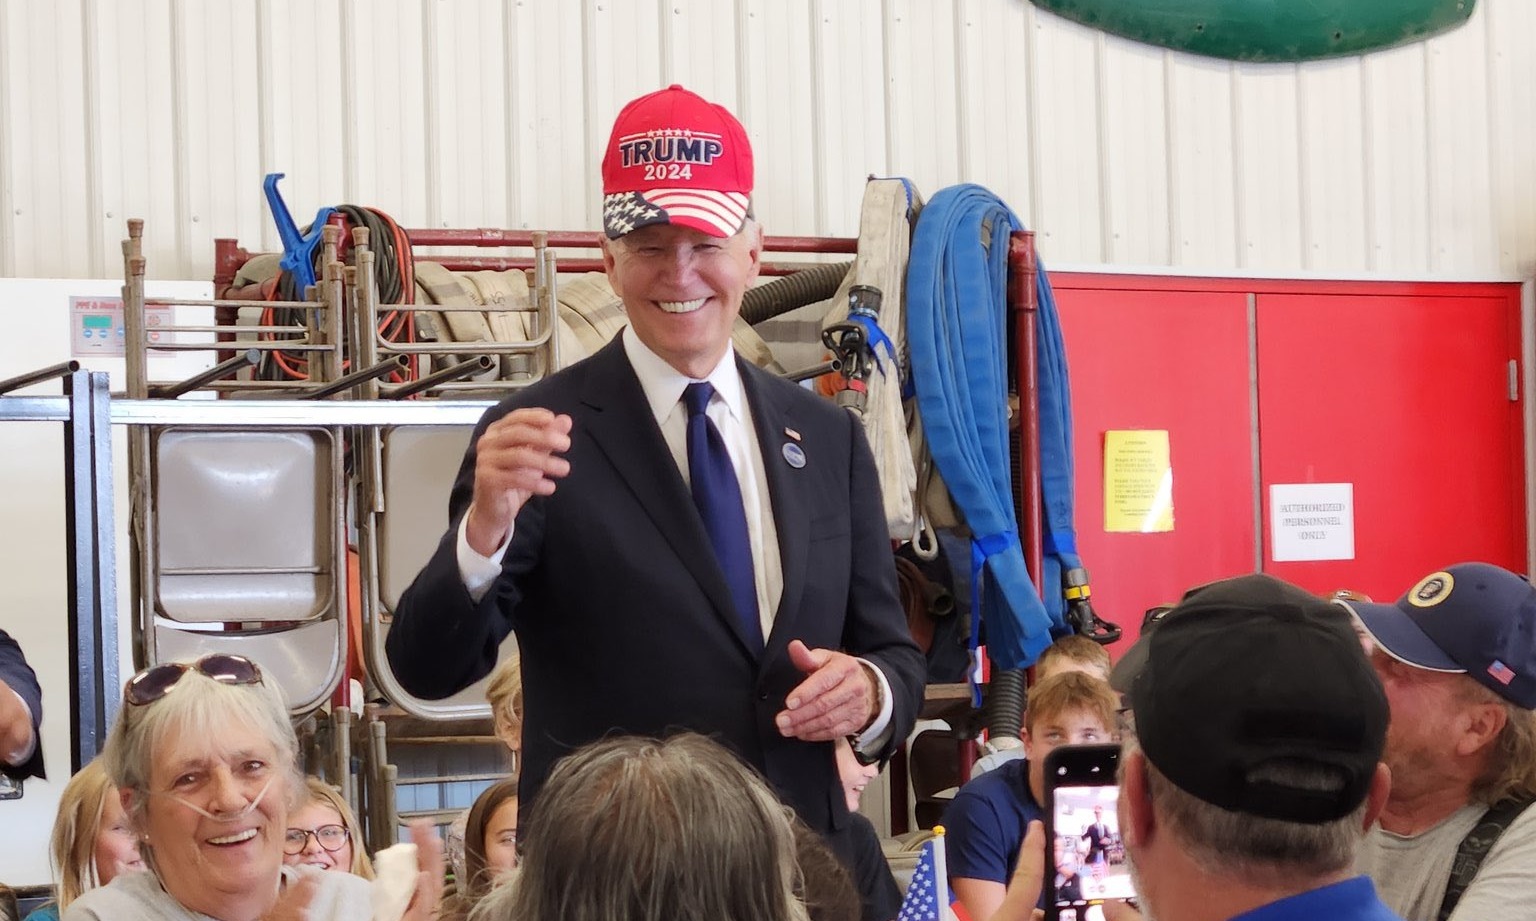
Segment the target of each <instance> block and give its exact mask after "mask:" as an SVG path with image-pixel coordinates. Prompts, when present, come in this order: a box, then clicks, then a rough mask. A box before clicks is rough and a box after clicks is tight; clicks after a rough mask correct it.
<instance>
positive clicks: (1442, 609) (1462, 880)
mask: <svg viewBox="0 0 1536 921" xmlns="http://www.w3.org/2000/svg"><path fill="white" fill-rule="evenodd" d="M1339 603H1340V604H1342V605H1343V606H1344V607H1347V608H1349V609H1350V610H1351V611H1353V612H1354V613H1355V614H1356V616H1357V617H1358V618H1359V621H1360V623H1361V624H1362V625H1363V626H1364V627H1365V630H1366V632H1367V633H1368V634H1369V637H1370V640H1371V642H1372V643H1373V644H1374V647H1375V648H1374V650H1373V652H1372V653H1371V660H1372V664H1373V665H1374V666H1375V667H1376V670H1377V672H1378V673H1379V674H1380V676H1381V681H1382V685H1383V686H1384V687H1385V689H1386V694H1387V701H1388V703H1389V704H1390V705H1391V710H1392V726H1391V729H1390V731H1389V732H1388V733H1387V750H1386V762H1387V764H1388V765H1389V766H1390V767H1391V769H1392V794H1391V796H1390V797H1389V798H1388V800H1387V804H1386V807H1385V808H1384V809H1383V810H1382V813H1381V819H1380V823H1379V824H1378V825H1377V826H1376V827H1375V828H1373V829H1372V830H1371V832H1370V833H1369V834H1368V835H1367V836H1366V840H1365V843H1364V845H1363V846H1362V847H1361V849H1360V855H1359V858H1358V860H1357V862H1356V867H1357V869H1359V870H1360V871H1361V872H1364V873H1368V874H1370V876H1371V877H1372V878H1373V879H1374V880H1375V881H1376V885H1377V886H1378V887H1380V889H1381V894H1382V898H1383V899H1384V900H1385V901H1386V902H1387V904H1388V905H1390V906H1392V908H1393V910H1395V911H1397V912H1398V913H1400V914H1402V915H1403V917H1405V918H1408V919H1410V921H1433V919H1436V918H1439V919H1450V921H1472V919H1476V921H1503V919H1514V918H1529V917H1531V916H1532V914H1533V912H1536V909H1533V908H1532V906H1536V809H1529V808H1526V807H1528V806H1529V805H1530V804H1531V802H1532V801H1533V800H1536V712H1533V711H1536V587H1532V585H1531V584H1530V583H1529V582H1528V581H1526V580H1525V579H1523V578H1521V577H1520V576H1517V575H1515V574H1514V573H1512V572H1509V571H1507V570H1504V569H1500V568H1499V567H1497V566H1492V565H1489V564H1487V563H1462V564H1459V565H1456V566H1450V567H1447V568H1445V569H1443V570H1440V571H1438V572H1434V573H1430V574H1429V575H1427V576H1425V577H1424V578H1423V579H1420V580H1419V582H1418V583H1417V584H1416V585H1414V587H1413V588H1411V589H1409V590H1408V592H1407V593H1406V594H1404V595H1403V597H1402V598H1401V599H1399V600H1398V602H1397V603H1396V604H1370V603H1366V602H1360V601H1349V602H1339Z"/></svg>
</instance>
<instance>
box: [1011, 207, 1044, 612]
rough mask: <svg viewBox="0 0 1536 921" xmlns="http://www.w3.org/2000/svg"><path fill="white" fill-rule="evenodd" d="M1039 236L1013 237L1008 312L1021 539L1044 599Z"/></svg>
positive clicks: (1027, 564) (1026, 563)
mask: <svg viewBox="0 0 1536 921" xmlns="http://www.w3.org/2000/svg"><path fill="white" fill-rule="evenodd" d="M1035 276H1036V269H1035V235H1034V232H1033V231H1029V230H1016V231H1014V232H1013V233H1012V234H1010V235H1009V237H1008V309H1009V311H1010V312H1011V313H1012V314H1013V321H1014V344H1015V349H1016V354H1015V361H1016V368H1015V373H1016V375H1017V378H1016V379H1017V388H1018V395H1019V481H1018V483H1017V484H1016V488H1017V489H1018V490H1019V498H1020V503H1019V504H1020V507H1021V508H1022V510H1023V520H1021V521H1020V522H1019V538H1020V540H1021V541H1022V542H1023V545H1024V566H1025V568H1026V569H1028V570H1029V578H1030V580H1031V581H1032V582H1034V583H1035V586H1036V588H1037V589H1038V590H1039V591H1040V594H1041V596H1042V597H1043V596H1044V594H1045V586H1043V585H1041V584H1040V572H1041V570H1042V569H1043V568H1044V565H1043V564H1044V559H1045V546H1044V535H1042V534H1041V530H1040V521H1041V517H1042V515H1043V513H1044V506H1043V497H1042V496H1041V493H1040V371H1039V357H1038V356H1037V355H1036V352H1035V348H1036V342H1035V340H1036V336H1037V333H1036V330H1035V321H1036V318H1037V315H1038V314H1039V310H1040V305H1039V303H1038V301H1037V300H1036V298H1037V294H1036V290H1035Z"/></svg>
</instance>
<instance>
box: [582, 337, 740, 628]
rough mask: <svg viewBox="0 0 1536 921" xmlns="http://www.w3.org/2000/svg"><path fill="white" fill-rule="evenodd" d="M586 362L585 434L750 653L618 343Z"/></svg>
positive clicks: (695, 512)
mask: <svg viewBox="0 0 1536 921" xmlns="http://www.w3.org/2000/svg"><path fill="white" fill-rule="evenodd" d="M591 364H592V373H591V374H590V376H589V377H588V378H587V383H586V387H585V389H584V390H583V392H582V397H581V402H582V403H583V404H584V405H585V406H586V407H587V408H588V409H589V410H591V412H589V413H587V414H586V419H585V420H584V421H585V422H586V426H585V427H586V429H587V433H588V434H589V435H590V436H591V437H592V440H593V441H595V442H596V443H597V446H598V449H599V450H601V451H602V452H603V454H605V455H606V456H607V458H608V461H609V463H610V464H612V465H613V468H614V470H615V471H617V472H618V474H619V477H620V478H621V479H623V480H624V482H625V484H626V485H627V486H628V487H629V489H630V492H631V493H633V494H634V497H635V500H636V501H638V502H639V503H640V505H641V506H642V507H643V508H644V509H645V511H646V514H648V515H649V516H650V518H651V520H652V521H653V522H655V524H656V527H657V529H658V530H660V531H661V533H662V536H663V537H664V538H666V541H667V543H668V544H669V545H671V547H672V550H673V552H675V553H676V554H677V556H678V559H680V560H681V561H682V563H683V565H684V566H685V567H687V569H688V571H689V572H690V573H691V574H692V575H693V577H694V579H695V580H696V581H697V582H698V583H699V585H700V587H702V588H703V590H704V594H705V595H706V596H708V598H709V601H710V604H711V605H712V606H713V607H714V609H715V613H716V614H717V615H718V616H719V617H720V618H721V619H722V620H724V621H725V623H726V625H727V626H729V627H730V629H731V632H732V633H733V634H734V635H735V636H736V639H737V641H738V642H740V643H741V644H742V649H743V650H744V651H746V650H750V649H751V647H750V646H748V645H747V641H746V638H745V637H744V636H743V635H742V627H741V621H740V620H739V619H738V618H737V617H736V615H735V613H734V610H735V609H734V606H733V603H732V601H731V593H730V589H729V588H728V587H727V586H726V584H725V573H724V572H723V571H722V570H721V568H720V562H719V559H718V558H717V557H716V556H715V550H714V547H712V546H711V545H710V543H709V535H708V534H707V533H706V532H705V530H704V522H703V521H702V520H700V518H699V512H698V509H697V508H696V507H695V506H694V504H693V497H692V496H691V495H689V493H688V487H687V484H686V483H684V482H683V477H682V474H681V473H679V472H678V470H677V466H676V465H675V464H674V463H673V462H672V452H671V450H670V449H669V448H668V447H667V442H666V439H664V438H662V436H661V429H660V428H659V427H658V426H657V425H656V419H655V416H653V415H652V414H651V407H650V404H649V403H647V402H646V399H645V392H644V391H643V390H642V389H641V387H640V379H639V378H637V377H636V376H635V371H634V368H632V367H630V364H629V359H628V357H626V356H625V354H624V346H623V343H622V342H621V341H620V339H619V337H615V338H614V339H613V341H612V342H610V343H609V344H608V345H607V346H605V347H604V348H603V349H602V350H601V351H599V352H598V353H597V354H596V355H594V356H593V357H592V359H591Z"/></svg>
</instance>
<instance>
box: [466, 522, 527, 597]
mask: <svg viewBox="0 0 1536 921" xmlns="http://www.w3.org/2000/svg"><path fill="white" fill-rule="evenodd" d="M468 526H469V513H468V512H465V513H464V517H463V518H460V519H459V544H458V559H459V577H460V578H461V579H463V580H464V588H465V589H467V590H468V591H469V597H470V599H471V600H472V601H474V603H475V604H479V603H480V601H481V600H482V599H483V598H485V593H486V592H488V591H490V590H491V586H492V585H495V584H496V579H497V577H498V576H500V575H501V561H502V558H503V557H505V556H506V555H507V547H508V546H509V545H511V543H512V532H513V531H515V530H516V529H517V524H516V522H513V524H512V525H511V526H510V527H508V528H507V536H506V537H504V538H502V540H501V546H499V547H497V548H496V550H495V551H494V552H492V553H491V555H490V556H481V555H480V554H479V553H476V552H475V548H474V547H471V546H470V545H469V537H468Z"/></svg>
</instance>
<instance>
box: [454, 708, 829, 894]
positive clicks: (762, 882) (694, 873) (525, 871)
mask: <svg viewBox="0 0 1536 921" xmlns="http://www.w3.org/2000/svg"><path fill="white" fill-rule="evenodd" d="M791 822H792V819H791V816H790V812H789V810H788V807H786V806H784V805H783V804H782V803H780V802H779V800H778V799H777V798H776V797H775V796H774V795H773V793H772V791H770V790H769V789H768V785H767V783H766V782H765V781H764V780H763V779H762V778H761V777H760V776H758V775H757V773H756V772H754V771H753V770H752V769H751V768H749V767H747V766H746V765H745V764H744V763H742V762H741V761H740V760H739V759H737V758H736V756H735V755H733V754H731V753H730V752H729V751H727V750H726V749H725V748H723V747H721V746H720V745H719V744H717V743H715V742H713V741H711V740H709V739H707V738H705V737H703V736H701V735H696V734H691V733H685V734H681V735H676V736H673V737H671V738H669V739H666V740H657V739H648V738H639V737H633V736H630V737H618V738H612V739H607V740H604V741H601V742H597V743H595V744H593V745H591V746H589V747H587V748H584V749H581V750H580V751H578V752H576V753H575V754H573V755H570V756H569V757H567V758H565V759H564V760H563V761H561V762H560V763H559V764H558V765H556V767H555V770H554V772H553V773H551V775H550V777H549V781H548V782H547V783H546V784H545V785H544V787H543V789H542V790H541V791H540V793H539V798H538V801H537V802H536V804H535V805H534V807H533V809H532V811H531V815H530V816H529V819H528V821H527V822H526V823H525V822H519V823H518V824H519V826H521V828H520V834H519V838H521V839H522V841H523V843H524V847H525V856H524V859H523V861H522V863H521V865H520V866H519V868H518V871H517V873H516V875H515V877H514V878H513V879H511V880H510V881H508V883H507V884H506V885H504V886H502V887H500V888H498V889H497V890H495V891H493V892H492V894H491V895H490V896H489V897H487V898H486V899H485V900H483V901H482V902H481V903H480V905H479V906H478V907H477V908H476V910H475V912H474V913H473V914H472V915H471V918H473V919H477V921H482V919H484V921H489V919H496V921H512V919H526V921H535V919H536V921H807V918H808V916H807V914H806V909H805V905H804V904H803V903H802V901H801V899H800V897H799V895H798V892H799V890H800V873H799V868H798V864H797V862H796V857H795V837H794V831H793V826H792V824H791Z"/></svg>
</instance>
